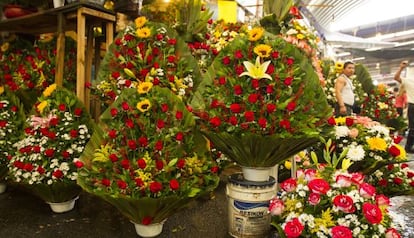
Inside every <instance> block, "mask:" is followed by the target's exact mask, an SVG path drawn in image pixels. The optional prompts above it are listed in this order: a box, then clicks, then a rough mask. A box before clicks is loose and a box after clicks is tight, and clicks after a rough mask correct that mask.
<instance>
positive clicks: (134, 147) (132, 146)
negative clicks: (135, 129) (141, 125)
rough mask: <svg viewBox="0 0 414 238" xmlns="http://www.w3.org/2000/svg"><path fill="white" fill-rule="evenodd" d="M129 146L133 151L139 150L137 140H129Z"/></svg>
mask: <svg viewBox="0 0 414 238" xmlns="http://www.w3.org/2000/svg"><path fill="white" fill-rule="evenodd" d="M127 144H128V147H129V148H130V149H131V150H136V149H137V142H136V141H135V140H128V142H127Z"/></svg>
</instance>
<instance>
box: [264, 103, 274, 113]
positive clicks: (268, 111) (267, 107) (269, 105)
mask: <svg viewBox="0 0 414 238" xmlns="http://www.w3.org/2000/svg"><path fill="white" fill-rule="evenodd" d="M266 110H267V113H272V112H274V111H276V105H275V104H273V103H269V104H267V105H266Z"/></svg>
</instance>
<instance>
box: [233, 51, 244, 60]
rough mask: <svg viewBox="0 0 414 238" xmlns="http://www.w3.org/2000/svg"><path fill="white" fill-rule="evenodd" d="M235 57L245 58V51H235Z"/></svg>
mask: <svg viewBox="0 0 414 238" xmlns="http://www.w3.org/2000/svg"><path fill="white" fill-rule="evenodd" d="M234 58H236V59H241V58H243V52H242V51H241V50H236V51H235V52H234Z"/></svg>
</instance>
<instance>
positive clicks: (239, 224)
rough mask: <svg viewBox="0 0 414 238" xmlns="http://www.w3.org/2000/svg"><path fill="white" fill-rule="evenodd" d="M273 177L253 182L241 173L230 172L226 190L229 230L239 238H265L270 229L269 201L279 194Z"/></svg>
mask: <svg viewBox="0 0 414 238" xmlns="http://www.w3.org/2000/svg"><path fill="white" fill-rule="evenodd" d="M276 187H277V184H276V181H275V179H274V178H273V177H270V178H269V179H268V181H266V182H252V181H247V180H245V179H244V178H243V175H242V174H241V173H236V174H233V175H230V176H229V181H228V184H227V187H226V194H227V197H228V205H229V234H230V235H231V236H233V237H237V238H263V237H267V236H268V234H269V231H270V221H271V216H270V213H269V212H268V209H269V201H270V200H271V199H272V197H274V196H275V195H276V192H277V189H276Z"/></svg>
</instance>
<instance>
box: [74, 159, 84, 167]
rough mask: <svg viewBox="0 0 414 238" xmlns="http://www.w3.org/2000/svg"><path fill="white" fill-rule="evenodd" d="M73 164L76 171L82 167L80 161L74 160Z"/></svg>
mask: <svg viewBox="0 0 414 238" xmlns="http://www.w3.org/2000/svg"><path fill="white" fill-rule="evenodd" d="M73 164H75V167H76V168H78V169H80V168H82V167H83V162H82V161H80V160H76V161H75V162H74V163H73Z"/></svg>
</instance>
